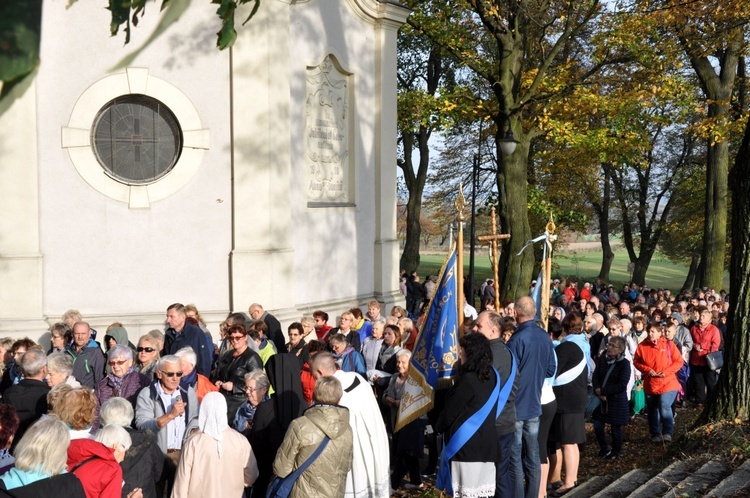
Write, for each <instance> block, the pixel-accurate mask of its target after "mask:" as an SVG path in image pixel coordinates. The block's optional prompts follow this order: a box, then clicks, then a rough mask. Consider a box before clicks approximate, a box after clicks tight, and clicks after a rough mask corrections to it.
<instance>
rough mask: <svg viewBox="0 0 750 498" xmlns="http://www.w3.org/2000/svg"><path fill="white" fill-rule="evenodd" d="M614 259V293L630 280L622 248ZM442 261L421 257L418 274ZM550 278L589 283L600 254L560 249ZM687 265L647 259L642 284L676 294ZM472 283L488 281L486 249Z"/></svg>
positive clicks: (466, 270)
mask: <svg viewBox="0 0 750 498" xmlns="http://www.w3.org/2000/svg"><path fill="white" fill-rule="evenodd" d="M614 253H615V259H614V261H613V263H612V270H611V271H610V282H609V283H612V284H613V285H615V286H616V287H617V288H618V290H619V289H620V288H622V284H624V283H625V282H627V281H629V280H630V274H629V273H628V269H627V267H628V261H629V260H628V253H627V251H626V250H625V249H618V250H615V251H614ZM444 260H445V255H444V254H424V255H422V257H421V263H420V265H419V274H420V275H421V276H422V277H425V276H426V275H437V274H438V272H439V271H440V267H441V266H442V264H443V261H444ZM552 264H553V269H552V275H553V278H555V277H563V276H568V277H574V278H576V279H579V280H583V281H587V280H588V281H591V282H593V280H594V279H595V278H596V277H597V275H599V269H600V267H601V264H602V255H601V252H600V251H577V252H575V251H569V250H561V251H558V252H556V253H555V255H554V257H553V260H552ZM687 271H688V269H687V266H684V265H676V264H674V263H672V262H671V261H669V260H668V259H667V258H666V257H664V255H662V254H660V253H656V254H655V255H654V257H653V259H652V260H651V264H650V265H649V267H648V272H647V273H646V284H647V285H648V286H649V287H654V288H659V287H663V288H665V289H671V290H672V291H673V292H679V290H680V289H681V288H682V284H683V283H684V282H685V277H686V276H687ZM468 273H469V253H468V251H467V252H466V253H465V255H464V275H468ZM474 273H475V277H474V281H475V282H481V281H482V280H484V279H486V278H492V269H491V268H490V262H489V258H488V257H487V251H486V249H482V250H480V251H478V252H477V253H476V255H475V264H474ZM724 288H726V289H728V288H729V277H728V276H727V275H726V274H725V276H724Z"/></svg>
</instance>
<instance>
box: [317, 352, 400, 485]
mask: <svg viewBox="0 0 750 498" xmlns="http://www.w3.org/2000/svg"><path fill="white" fill-rule="evenodd" d="M311 370H312V374H313V377H314V378H315V379H316V380H317V379H319V378H320V377H329V376H334V377H336V378H337V379H338V380H339V381H340V382H341V385H342V387H343V388H344V396H343V397H342V398H341V401H340V402H339V404H340V405H341V406H345V407H347V408H348V409H349V425H351V428H352V433H353V434H354V460H353V461H352V468H351V470H350V471H349V473H348V474H347V476H346V493H345V494H344V497H346V498H355V497H359V496H369V497H373V498H381V497H382V498H388V497H390V496H391V485H390V468H389V463H390V456H389V450H388V434H387V433H386V432H385V424H384V423H383V417H381V416H380V409H379V408H378V404H377V401H375V397H374V396H373V395H372V389H371V388H370V385H369V384H368V383H367V381H366V380H365V379H364V378H363V377H362V376H361V375H359V374H356V373H354V372H342V371H341V370H337V369H336V362H335V360H334V359H333V356H331V355H330V354H329V353H325V352H320V353H318V354H317V355H315V360H314V361H313V365H312V369H311Z"/></svg>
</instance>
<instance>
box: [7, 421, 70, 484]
mask: <svg viewBox="0 0 750 498" xmlns="http://www.w3.org/2000/svg"><path fill="white" fill-rule="evenodd" d="M68 446H70V433H69V432H68V427H67V426H66V425H65V422H63V421H62V420H60V419H59V418H57V416H55V415H48V416H46V417H44V418H42V419H39V420H38V421H37V422H35V423H34V425H32V426H31V427H29V430H27V431H26V433H25V434H24V435H23V437H22V438H21V440H20V441H19V442H18V446H16V451H15V453H14V456H15V457H16V467H17V468H18V469H20V470H24V471H26V472H28V471H32V470H34V471H37V472H40V473H42V474H47V475H53V476H56V475H58V474H62V473H63V472H65V471H67V470H68Z"/></svg>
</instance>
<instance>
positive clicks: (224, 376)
mask: <svg viewBox="0 0 750 498" xmlns="http://www.w3.org/2000/svg"><path fill="white" fill-rule="evenodd" d="M262 368H263V361H262V360H261V359H260V355H259V354H258V353H256V352H255V351H253V350H252V349H250V348H247V349H245V351H243V352H242V354H241V355H239V356H237V357H234V350H229V351H227V352H226V353H224V354H223V355H221V357H220V358H219V362H218V363H217V364H216V373H215V374H214V376H213V378H212V379H211V381H213V382H216V381H217V380H220V381H222V382H231V383H232V392H229V391H225V390H224V389H222V390H221V394H223V395H224V397H225V398H226V400H227V417H228V420H229V422H230V423H231V422H232V421H233V420H234V416H235V414H236V413H237V410H238V409H239V408H240V406H241V405H242V403H244V402H245V401H247V396H246V395H245V374H248V373H250V372H253V371H255V370H261V369H262Z"/></svg>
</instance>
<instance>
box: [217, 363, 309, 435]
mask: <svg viewBox="0 0 750 498" xmlns="http://www.w3.org/2000/svg"><path fill="white" fill-rule="evenodd" d="M265 368H266V375H268V380H269V381H270V382H271V386H272V387H273V390H274V394H273V395H272V396H271V400H272V401H273V403H274V408H275V409H276V420H278V422H279V424H280V425H281V428H282V430H284V431H286V430H287V429H288V428H289V424H291V423H292V420H294V419H295V418H297V417H299V416H301V415H302V413H303V412H304V410H305V408H306V407H307V402H306V401H305V397H304V395H303V394H302V381H301V380H300V373H301V369H302V367H301V365H300V363H299V360H298V359H297V357H296V356H294V355H293V354H290V353H282V354H275V355H273V356H271V357H270V358H269V359H268V361H267V362H266V367H265ZM204 401H205V398H204Z"/></svg>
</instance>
